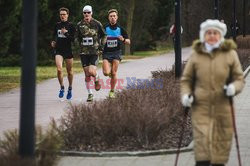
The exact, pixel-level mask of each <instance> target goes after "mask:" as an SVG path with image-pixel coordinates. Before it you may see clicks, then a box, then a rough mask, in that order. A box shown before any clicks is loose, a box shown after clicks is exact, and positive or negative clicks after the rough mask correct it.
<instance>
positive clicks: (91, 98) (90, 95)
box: [87, 94, 94, 102]
mask: <svg viewBox="0 0 250 166" xmlns="http://www.w3.org/2000/svg"><path fill="white" fill-rule="evenodd" d="M93 99H94V95H93V94H89V95H88V98H87V102H91V101H93Z"/></svg>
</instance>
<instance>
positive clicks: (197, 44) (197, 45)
mask: <svg viewBox="0 0 250 166" xmlns="http://www.w3.org/2000/svg"><path fill="white" fill-rule="evenodd" d="M192 48H193V50H194V51H195V52H196V53H199V54H204V53H205V54H207V53H208V52H206V50H205V46H204V43H202V42H201V41H200V40H195V41H194V42H193V45H192ZM236 48H237V46H236V44H235V42H234V41H233V40H231V39H229V40H225V41H224V42H222V43H221V44H220V47H219V48H217V49H215V50H214V51H222V52H228V51H230V50H232V49H236ZM214 51H213V52H214Z"/></svg>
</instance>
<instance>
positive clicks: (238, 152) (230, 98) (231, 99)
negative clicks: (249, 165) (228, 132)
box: [229, 97, 241, 166]
mask: <svg viewBox="0 0 250 166" xmlns="http://www.w3.org/2000/svg"><path fill="white" fill-rule="evenodd" d="M229 102H230V107H231V113H232V120H233V128H234V137H235V142H236V149H237V154H238V160H239V166H241V158H240V146H239V140H238V134H237V128H236V123H235V113H234V106H233V97H229Z"/></svg>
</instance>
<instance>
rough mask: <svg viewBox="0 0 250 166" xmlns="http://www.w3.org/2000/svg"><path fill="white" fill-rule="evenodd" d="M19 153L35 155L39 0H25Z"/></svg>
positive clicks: (24, 155) (25, 155)
mask: <svg viewBox="0 0 250 166" xmlns="http://www.w3.org/2000/svg"><path fill="white" fill-rule="evenodd" d="M22 22H23V23H22V45H21V48H22V57H23V59H22V76H21V106H20V108H21V110H20V137H19V154H20V156H22V157H30V158H33V157H34V142H35V139H34V138H35V88H36V84H35V78H36V73H35V68H36V56H37V45H36V44H37V0H32V1H30V0H23V21H22Z"/></svg>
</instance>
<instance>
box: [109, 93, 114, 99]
mask: <svg viewBox="0 0 250 166" xmlns="http://www.w3.org/2000/svg"><path fill="white" fill-rule="evenodd" d="M109 98H111V99H113V98H115V92H114V91H110V92H109Z"/></svg>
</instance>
